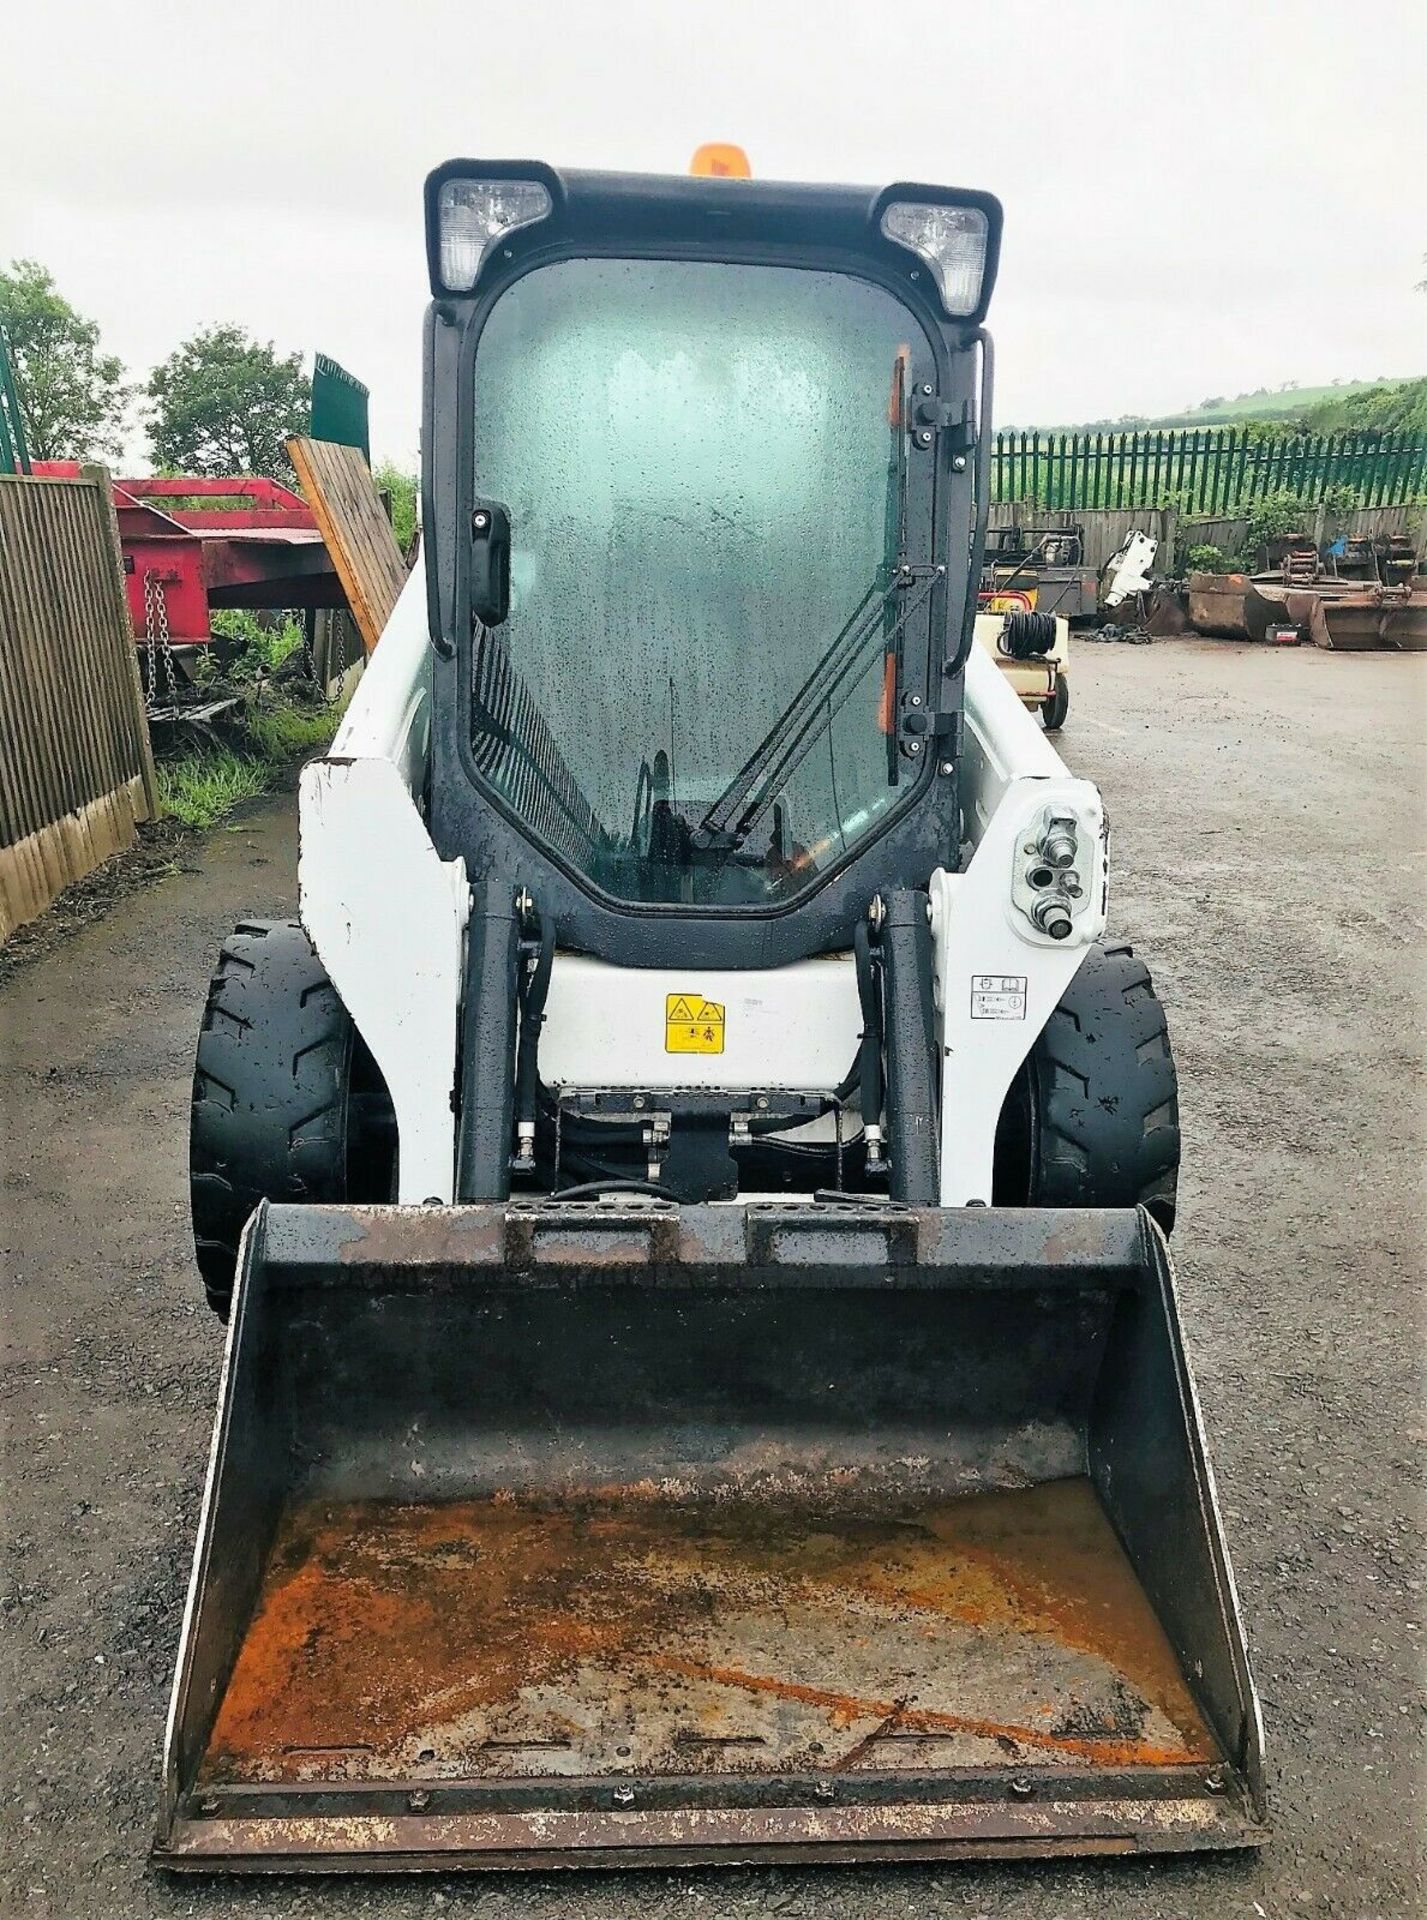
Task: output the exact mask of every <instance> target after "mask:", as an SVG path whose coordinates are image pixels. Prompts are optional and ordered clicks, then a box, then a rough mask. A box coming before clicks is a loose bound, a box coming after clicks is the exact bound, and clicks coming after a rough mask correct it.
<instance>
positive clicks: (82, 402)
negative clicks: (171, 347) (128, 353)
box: [0, 260, 130, 460]
mask: <svg viewBox="0 0 1427 1920" xmlns="http://www.w3.org/2000/svg"><path fill="white" fill-rule="evenodd" d="M0 326H3V327H4V329H5V335H6V338H7V339H8V341H9V343H10V358H11V362H12V364H13V366H14V371H15V386H16V390H17V392H18V394H19V400H20V413H21V416H22V418H23V420H24V426H25V439H26V441H27V442H28V444H29V450H30V457H31V458H32V459H34V460H89V459H97V458H102V457H103V456H105V455H108V456H111V457H112V456H115V455H117V454H118V452H119V445H120V436H121V433H122V430H123V423H124V409H125V406H126V405H127V403H128V399H129V393H130V389H129V388H128V387H126V386H125V384H124V365H123V362H122V361H121V360H119V359H117V358H116V356H115V355H113V354H112V353H101V352H100V351H99V329H98V327H97V326H96V325H95V324H94V322H93V321H92V320H86V319H85V318H84V316H83V314H80V313H76V312H75V310H74V308H73V307H72V306H71V305H70V304H69V302H68V300H66V299H65V298H64V296H63V295H62V294H61V293H60V292H59V290H58V289H57V288H56V286H55V283H54V280H53V278H52V276H51V275H50V274H48V273H47V272H46V271H45V269H44V268H43V267H42V266H41V265H40V263H39V262H38V260H12V261H11V262H10V267H9V271H8V272H7V271H5V270H4V269H0Z"/></svg>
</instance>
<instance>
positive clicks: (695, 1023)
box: [664, 993, 723, 1053]
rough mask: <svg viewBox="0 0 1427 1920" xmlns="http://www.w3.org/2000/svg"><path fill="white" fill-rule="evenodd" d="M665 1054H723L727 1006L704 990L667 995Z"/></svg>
mask: <svg viewBox="0 0 1427 1920" xmlns="http://www.w3.org/2000/svg"><path fill="white" fill-rule="evenodd" d="M664 1051H665V1053H722V1052H723V1008H722V1007H721V1006H719V1005H718V1003H717V1002H716V1001H713V1000H705V998H704V997H703V995H702V994H701V993H668V994H665V996H664Z"/></svg>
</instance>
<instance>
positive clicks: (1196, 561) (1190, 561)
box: [1184, 541, 1234, 573]
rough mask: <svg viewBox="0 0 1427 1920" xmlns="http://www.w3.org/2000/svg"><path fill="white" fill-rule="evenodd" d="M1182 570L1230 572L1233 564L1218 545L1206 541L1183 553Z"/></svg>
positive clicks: (1187, 571)
mask: <svg viewBox="0 0 1427 1920" xmlns="http://www.w3.org/2000/svg"><path fill="white" fill-rule="evenodd" d="M1184 570H1185V572H1186V573H1232V572H1233V571H1234V565H1233V562H1232V561H1231V560H1227V559H1226V558H1225V557H1224V554H1223V552H1222V551H1221V550H1220V549H1219V548H1218V547H1216V546H1213V545H1211V544H1210V543H1209V542H1207V541H1206V542H1204V543H1203V544H1201V545H1200V546H1197V547H1191V548H1190V549H1189V551H1188V553H1186V554H1185V556H1184Z"/></svg>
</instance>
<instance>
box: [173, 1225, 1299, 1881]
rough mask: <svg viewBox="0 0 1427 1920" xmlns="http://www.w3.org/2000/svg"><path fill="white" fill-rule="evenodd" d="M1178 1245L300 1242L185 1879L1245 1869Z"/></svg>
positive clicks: (546, 1231)
mask: <svg viewBox="0 0 1427 1920" xmlns="http://www.w3.org/2000/svg"><path fill="white" fill-rule="evenodd" d="M1261 1772H1262V1768H1261V1753H1260V1734H1259V1724H1258V1712H1257V1704H1256V1701H1255V1697H1254V1691H1253V1683H1252V1681H1251V1679H1250V1675H1249V1669H1248V1664H1247V1660H1246V1657H1245V1651H1244V1643H1243V1635H1242V1630H1241V1627H1240V1624H1239V1619H1238V1614H1237V1609H1236V1603H1235V1599H1234V1590H1233V1582H1232V1577H1231V1574H1230V1571H1229V1566H1228V1561H1227V1559H1226V1557H1225V1552H1224V1545H1223V1541H1222V1539H1221V1536H1220V1529H1219V1521H1218V1516H1217V1513H1216V1509H1215V1500H1214V1486H1213V1480H1212V1476H1211V1474H1210V1470H1209V1465H1208V1461H1207V1459H1206V1457H1205V1453H1204V1444H1203V1438H1202V1435H1201V1433H1200V1429H1199V1416H1198V1410H1197V1407H1196V1403H1195V1398H1194V1390H1193V1386H1192V1384H1191V1381H1190V1377H1189V1372H1188V1368H1187V1366H1186V1363H1185V1359H1184V1353H1183V1349H1182V1346H1181V1342H1180V1335H1179V1327H1178V1320H1177V1315H1176V1308H1175V1296H1174V1283H1173V1278H1172V1275H1171V1270H1170V1265H1169V1259H1168V1255H1167V1252H1166V1248H1165V1243H1164V1241H1163V1239H1162V1238H1161V1236H1160V1234H1159V1232H1158V1230H1157V1228H1156V1227H1155V1226H1154V1225H1153V1223H1152V1222H1151V1221H1150V1219H1149V1217H1148V1216H1147V1215H1145V1214H1144V1213H1142V1212H1141V1213H1134V1212H1129V1211H1125V1212H1119V1211H1113V1212H1112V1211H1105V1212H1090V1211H1074V1212H1071V1211H1065V1212H1054V1211H1040V1212H1031V1211H1024V1212H1023V1211H1003V1210H994V1209H970V1210H966V1211H956V1212H938V1211H931V1210H925V1211H924V1210H918V1209H913V1208H910V1207H897V1206H891V1205H880V1206H879V1205H876V1204H872V1203H868V1202H866V1201H861V1200H859V1201H857V1202H854V1203H852V1204H842V1205H837V1204H831V1203H821V1202H819V1203H813V1202H807V1203H799V1204H796V1205H782V1204H780V1205H776V1206H775V1205H769V1206H763V1205H750V1206H747V1207H739V1206H717V1205H714V1206H694V1207H684V1208H682V1209H681V1208H679V1207H677V1206H674V1205H672V1204H664V1203H659V1202H637V1203H631V1202H629V1201H628V1200H623V1201H621V1202H620V1203H619V1204H617V1205H611V1204H609V1203H608V1201H606V1202H591V1203H589V1204H584V1203H574V1202H568V1203H562V1204H552V1203H548V1202H546V1203H540V1204H529V1203H508V1204H504V1205H491V1206H467V1207H456V1208H438V1207H430V1208H419V1209H416V1208H396V1207H372V1208H339V1207H289V1206H266V1205H265V1206H263V1207H261V1208H260V1209H259V1211H258V1212H257V1213H256V1214H255V1215H254V1216H253V1219H252V1221H251V1222H250V1223H249V1226H248V1230H247V1234H246V1238H245V1242H244V1247H243V1252H242V1259H241V1270H240V1278H239V1287H238V1293H237V1296H236V1300H235V1305H234V1312H233V1318H232V1324H231V1328H230V1332H229V1338H228V1351H227V1359H226V1364H225V1370H224V1378H223V1386H222V1393H221V1400H220V1405H219V1411H218V1421H217V1428H216V1432H215V1436H214V1443H213V1454H212V1461H211V1465H210V1470H209V1478H208V1486H207V1491H206V1495H205V1499H204V1508H203V1519H202V1526H201V1533H200V1539H199V1544H198V1552H197V1558H196V1562H195V1567H194V1574H193V1584H192V1588H191V1592H190V1597H189V1605H188V1612H187V1616H186V1619H185V1624H184V1631H183V1641H182V1647H181V1650H180V1658H179V1670H178V1676H177V1680H176V1683H175V1689H174V1699H173V1706H172V1710H171V1715H170V1722H169V1730H168V1743H167V1753H166V1761H165V1786H164V1802H163V1810H162V1818H161V1825H160V1832H159V1837H158V1841H157V1845H156V1858H157V1859H158V1860H159V1861H160V1862H161V1863H162V1864H164V1865H166V1866H169V1867H174V1868H196V1869H212V1868H240V1869H246V1870H259V1869H269V1870H282V1871H290V1870H293V1869H299V1870H300V1869H309V1870H316V1869H328V1870H331V1869H341V1870H344V1871H347V1870H353V1869H362V1868H370V1869H392V1868H406V1869H414V1868H428V1869H429V1868H438V1867H440V1868H448V1867H456V1866H465V1867H512V1866H542V1867H548V1866H554V1865H560V1866H571V1865H590V1866H595V1865H603V1866H609V1865H617V1864H663V1865H668V1864H685V1863H689V1862H694V1861H730V1862H732V1861H740V1860H750V1859H755V1858H762V1859H772V1860H793V1859H805V1858H814V1857H822V1858H825V1859H840V1860H851V1859H856V1858H884V1859H916V1858H930V1857H935V1856H945V1855H951V1854H956V1853H962V1854H972V1855H997V1854H999V1855H1013V1854H1053V1853H1122V1852H1136V1851H1150V1850H1162V1851H1175V1850H1184V1849H1192V1848H1211V1847H1239V1846H1245V1845H1253V1844H1255V1843H1257V1842H1258V1841H1259V1840H1260V1839H1262V1837H1263V1835H1264V1825H1263V1801H1262V1781H1261Z"/></svg>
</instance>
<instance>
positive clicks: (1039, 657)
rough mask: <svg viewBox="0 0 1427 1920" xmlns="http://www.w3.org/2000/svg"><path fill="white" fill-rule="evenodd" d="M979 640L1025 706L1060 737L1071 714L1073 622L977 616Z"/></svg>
mask: <svg viewBox="0 0 1427 1920" xmlns="http://www.w3.org/2000/svg"><path fill="white" fill-rule="evenodd" d="M976 639H977V641H978V643H979V644H980V645H981V646H983V647H984V648H985V649H986V651H987V653H989V654H990V655H991V657H992V659H993V660H994V661H995V662H996V664H997V666H998V667H999V668H1000V669H1001V671H1002V673H1004V674H1005V676H1006V678H1007V679H1008V680H1009V681H1010V683H1011V685H1012V686H1013V687H1014V688H1015V690H1016V692H1017V693H1018V694H1019V695H1020V699H1021V705H1022V706H1024V707H1028V708H1029V709H1030V711H1031V712H1032V713H1039V715H1040V716H1041V720H1042V722H1043V723H1044V725H1045V730H1046V732H1047V733H1059V731H1060V729H1061V728H1062V727H1063V726H1064V725H1065V717H1066V715H1067V714H1068V713H1069V712H1070V681H1069V679H1068V677H1067V676H1068V674H1069V670H1070V622H1069V621H1068V620H1065V619H1062V618H1061V617H1060V616H1058V615H1052V614H1048V613H1022V612H996V613H978V614H977V616H976Z"/></svg>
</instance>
